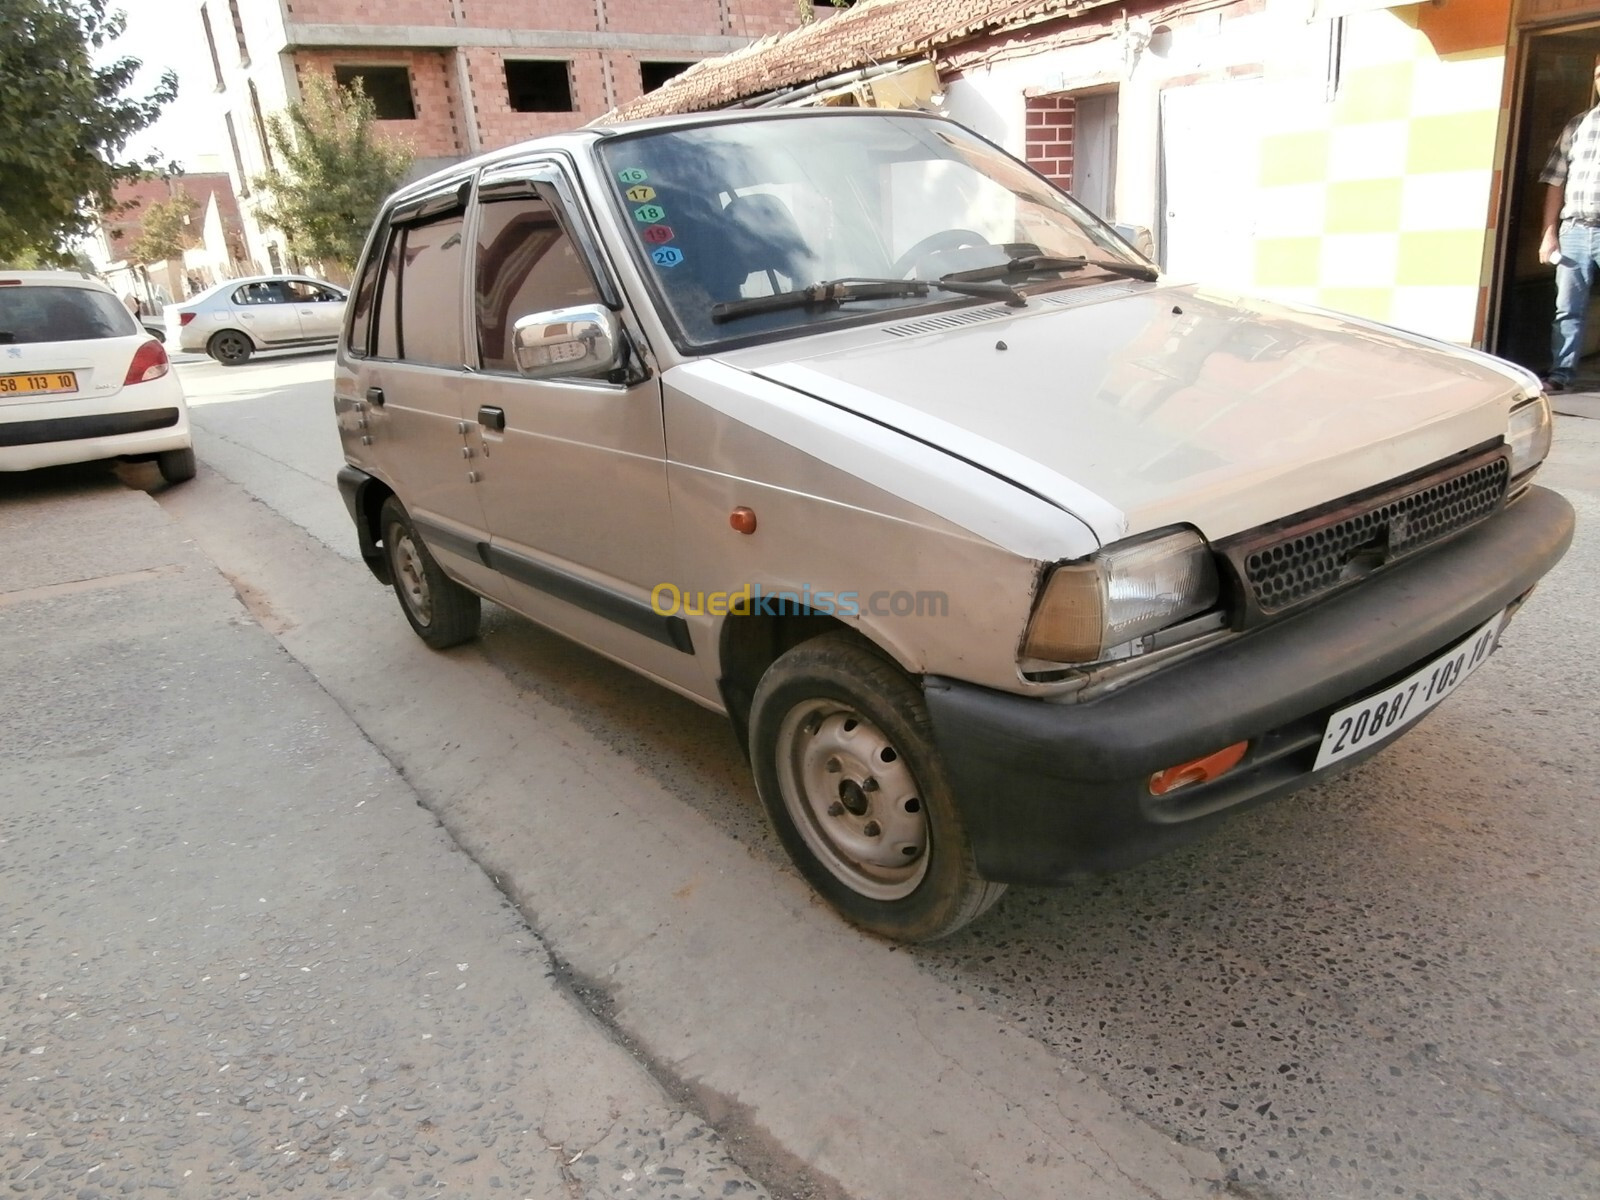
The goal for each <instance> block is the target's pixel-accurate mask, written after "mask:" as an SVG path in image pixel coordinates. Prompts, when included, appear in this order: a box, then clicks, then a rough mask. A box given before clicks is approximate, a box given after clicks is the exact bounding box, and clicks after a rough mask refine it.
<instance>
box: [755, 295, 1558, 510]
mask: <svg viewBox="0 0 1600 1200" xmlns="http://www.w3.org/2000/svg"><path fill="white" fill-rule="evenodd" d="M824 346H825V347H826V348H824ZM723 361H724V362H726V363H727V364H728V365H730V366H735V367H738V368H740V369H742V370H746V371H749V372H751V373H753V374H755V375H758V376H760V377H762V378H765V379H768V380H771V381H773V382H777V383H781V384H783V385H785V386H787V387H790V388H793V389H796V390H798V391H800V392H804V393H806V394H808V395H810V396H813V397H815V398H816V399H818V400H820V401H823V402H826V403H828V404H830V405H834V406H837V407H839V408H843V409H847V410H850V411H852V412H855V413H857V414H859V415H860V416H862V417H865V418H867V419H869V420H872V421H874V422H877V423H879V424H883V425H888V426H890V427H892V428H895V429H898V430H900V431H902V432H903V433H905V434H907V435H908V436H911V437H914V438H917V439H918V440H921V441H925V442H928V443H930V444H932V445H935V446H938V447H940V448H941V449H943V450H945V451H947V452H948V453H950V454H952V455H955V456H957V457H959V458H962V459H964V460H966V461H969V462H972V463H974V464H976V465H977V466H979V467H981V468H983V469H985V470H987V471H990V472H992V473H994V474H997V475H1001V476H1003V477H1005V478H1007V479H1010V480H1012V481H1013V482H1015V483H1016V484H1017V485H1018V486H1020V487H1023V488H1025V489H1027V490H1029V491H1031V492H1034V493H1035V494H1037V495H1039V496H1041V497H1043V498H1045V499H1047V500H1049V501H1051V502H1052V503H1054V504H1056V505H1058V506H1059V507H1061V508H1063V509H1065V510H1067V511H1069V512H1072V513H1073V514H1074V515H1076V516H1078V517H1079V518H1080V519H1082V520H1084V521H1085V522H1086V523H1088V524H1089V525H1090V527H1091V528H1092V529H1094V530H1095V532H1096V535H1097V536H1098V537H1100V539H1101V540H1102V541H1112V540H1115V539H1117V538H1119V537H1124V536H1127V535H1129V534H1134V533H1140V532H1143V531H1146V530H1151V529H1156V528H1160V527H1162V526H1165V525H1169V524H1173V523H1179V522H1182V523H1189V524H1194V525H1196V526H1197V527H1198V528H1200V530H1201V532H1203V533H1204V534H1206V535H1207V536H1208V537H1212V538H1218V537H1225V536H1227V535H1228V534H1231V533H1236V532H1238V531H1240V530H1243V529H1249V528H1252V527H1254V526H1256V525H1260V524H1263V523H1265V522H1267V521H1270V520H1274V519H1276V518H1280V517H1283V516H1285V515H1287V514H1290V513H1295V512H1298V511H1301V510H1303V509H1307V508H1311V507H1314V506H1316V505H1318V504H1321V503H1324V502H1327V501H1329V500H1334V499H1337V498H1339V497H1341V496H1345V495H1348V494H1350V493H1352V492H1356V491H1360V490H1362V489H1364V488H1367V487H1371V486H1374V485H1376V484H1380V483H1383V482H1385V481H1387V480H1390V479H1393V478H1395V477H1396V476H1400V475H1404V474H1406V473H1408V472H1411V471H1415V470H1418V469H1420V468H1422V467H1426V466H1428V465H1430V464H1432V463H1435V462H1438V461H1439V460H1441V459H1444V458H1447V457H1449V456H1450V455H1452V454H1455V453H1457V452H1459V451H1461V450H1464V449H1467V448H1469V447H1473V446H1478V445H1481V444H1483V443H1485V442H1489V441H1492V440H1494V439H1496V438H1498V437H1501V436H1503V435H1504V433H1505V429H1506V416H1507V412H1508V409H1509V406H1510V404H1511V402H1512V401H1513V400H1515V399H1516V398H1518V397H1520V396H1522V395H1524V394H1526V393H1527V392H1528V391H1529V388H1530V384H1532V383H1534V381H1533V380H1532V378H1531V376H1528V375H1527V374H1526V373H1525V372H1522V371H1521V370H1520V368H1516V367H1513V366H1511V365H1509V364H1506V363H1503V362H1500V361H1499V360H1496V359H1493V358H1490V357H1489V356H1488V355H1484V354H1478V353H1476V352H1473V351H1467V350H1461V349H1459V348H1457V347H1453V346H1449V345H1446V344H1444V343H1439V342H1433V341H1430V340H1428V339H1426V338H1421V337H1417V336H1414V335H1410V334H1406V333H1402V332H1400V331H1398V330H1394V329H1390V328H1387V327H1385V326H1381V325H1376V324H1373V323H1369V322H1363V321H1360V320H1358V319H1356V318H1350V317H1344V316H1339V315H1336V314H1332V313H1325V312H1319V311H1315V310H1307V309H1297V308H1293V307H1290V306H1286V305H1279V304H1274V303H1269V302H1264V301H1259V300H1253V299H1244V298H1241V297H1237V296H1232V295H1228V294H1224V293H1219V292H1212V291H1206V290H1203V289H1199V288H1193V287H1170V286H1159V285H1158V286H1155V287H1151V286H1150V285H1147V284H1136V283H1131V282H1130V283H1118V284H1107V285H1102V286H1100V287H1086V288H1075V289H1068V290H1065V291H1059V292H1053V293H1046V294H1043V295H1035V296H1033V297H1030V300H1029V305H1028V307H1027V308H1026V309H1020V310H1019V309H1006V308H1001V307H998V306H984V307H982V308H976V309H965V310H959V311H956V312H953V313H946V314H940V315H937V316H933V317H923V318H913V319H908V320H906V321H903V322H900V323H898V324H891V325H877V326H872V327H870V328H869V329H866V330H862V329H859V328H858V329H856V330H851V331H844V332H841V333H839V334H837V335H830V336H827V337H824V338H817V339H806V340H804V341H790V342H785V343H777V344H769V345H767V346H764V347H761V348H758V349H755V350H744V351H739V352H735V353H732V354H728V355H725V356H723Z"/></svg>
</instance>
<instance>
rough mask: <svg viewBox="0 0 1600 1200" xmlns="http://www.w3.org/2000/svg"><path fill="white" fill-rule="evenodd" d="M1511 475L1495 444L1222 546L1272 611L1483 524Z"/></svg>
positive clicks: (1253, 596)
mask: <svg viewBox="0 0 1600 1200" xmlns="http://www.w3.org/2000/svg"><path fill="white" fill-rule="evenodd" d="M1509 478H1510V463H1509V460H1508V459H1507V457H1506V454H1505V452H1504V450H1502V449H1500V448H1499V447H1496V448H1495V449H1493V450H1491V451H1487V452H1484V453H1480V454H1474V455H1472V456H1471V457H1469V458H1467V459H1466V460H1464V461H1462V460H1457V461H1455V462H1452V463H1451V464H1449V465H1448V466H1447V467H1445V468H1444V469H1442V470H1434V471H1430V472H1428V473H1427V474H1425V475H1423V476H1421V477H1420V478H1414V479H1411V480H1409V481H1405V482H1403V483H1400V484H1397V485H1390V486H1388V487H1385V488H1382V489H1378V490H1377V491H1375V492H1372V493H1368V494H1367V495H1366V496H1364V497H1353V498H1351V499H1350V500H1346V501H1342V502H1340V504H1339V505H1337V506H1336V507H1334V508H1332V509H1331V510H1323V511H1320V512H1316V513H1312V514H1302V515H1301V516H1299V517H1292V518H1290V519H1289V520H1288V521H1286V522H1281V523H1278V524H1275V525H1273V526H1269V527H1265V528H1262V529H1255V530H1251V531H1250V532H1248V533H1244V534H1240V535H1238V536H1237V537H1234V538H1229V539H1226V540H1225V541H1222V542H1219V543H1218V544H1217V549H1219V550H1221V551H1222V552H1223V554H1224V555H1226V556H1227V558H1228V559H1229V561H1230V562H1232V563H1233V565H1234V569H1235V571H1237V572H1238V575H1239V578H1240V579H1242V580H1243V581H1244V584H1245V586H1246V589H1247V592H1248V600H1249V601H1250V605H1249V607H1250V608H1251V609H1253V610H1254V611H1255V612H1256V613H1259V614H1261V615H1266V616H1274V615H1277V614H1278V613H1282V612H1285V611H1287V610H1289V609H1292V608H1295V607H1297V606H1299V605H1302V604H1306V603H1309V602H1310V601H1312V600H1315V599H1317V598H1319V597H1321V596H1324V595H1326V594H1328V593H1329V592H1331V591H1333V590H1335V589H1336V588H1339V587H1342V586H1344V585H1345V584H1348V583H1353V582H1355V581H1356V580H1358V579H1361V578H1364V577H1365V576H1367V575H1370V574H1371V573H1372V572H1373V571H1376V570H1378V569H1380V568H1383V567H1387V566H1389V565H1390V564H1392V563H1394V562H1397V561H1399V560H1400V559H1403V558H1406V557H1409V556H1410V555H1413V554H1415V553H1416V552H1417V551H1419V550H1421V549H1423V548H1424V547H1426V546H1429V545H1432V544H1433V543H1435V542H1437V541H1439V540H1441V539H1443V538H1447V537H1449V536H1450V535H1451V534H1454V533H1458V532H1460V531H1461V530H1463V529H1466V528H1468V527H1469V526H1471V525H1475V524H1477V523H1478V522H1479V521H1481V520H1483V519H1484V518H1486V517H1488V516H1490V515H1491V514H1493V513H1494V512H1495V511H1496V510H1497V509H1498V508H1499V507H1500V505H1501V503H1502V501H1503V500H1504V499H1505V494H1506V484H1507V482H1508V480H1509Z"/></svg>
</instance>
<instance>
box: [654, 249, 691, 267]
mask: <svg viewBox="0 0 1600 1200" xmlns="http://www.w3.org/2000/svg"><path fill="white" fill-rule="evenodd" d="M650 261H651V262H653V263H655V264H656V266H658V267H675V266H677V265H678V264H679V263H681V262H682V261H683V251H682V250H679V249H678V248H677V247H676V246H662V247H661V248H660V249H659V250H652V251H650Z"/></svg>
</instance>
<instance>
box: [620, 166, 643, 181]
mask: <svg viewBox="0 0 1600 1200" xmlns="http://www.w3.org/2000/svg"><path fill="white" fill-rule="evenodd" d="M617 178H618V179H620V180H622V182H623V183H643V182H644V181H645V180H646V179H649V178H650V173H649V172H648V171H641V170H640V169H639V168H638V167H629V168H628V169H627V170H626V171H618V172H617Z"/></svg>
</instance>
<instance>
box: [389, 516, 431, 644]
mask: <svg viewBox="0 0 1600 1200" xmlns="http://www.w3.org/2000/svg"><path fill="white" fill-rule="evenodd" d="M389 536H390V544H391V545H393V546H394V577H395V582H396V583H398V584H399V585H400V595H401V597H402V598H403V599H404V600H405V602H406V608H408V609H409V610H410V611H411V615H412V616H414V617H415V618H416V619H417V621H418V623H419V624H422V625H427V624H430V623H431V622H432V620H433V598H432V596H431V595H430V593H429V592H428V573H427V571H426V570H425V569H424V567H423V565H422V553H421V552H420V551H419V550H418V549H417V544H416V542H415V541H413V540H412V537H411V535H410V534H409V533H407V532H406V531H405V530H404V529H402V528H400V526H398V525H396V526H395V527H394V528H393V529H392V530H390V534H389Z"/></svg>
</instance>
